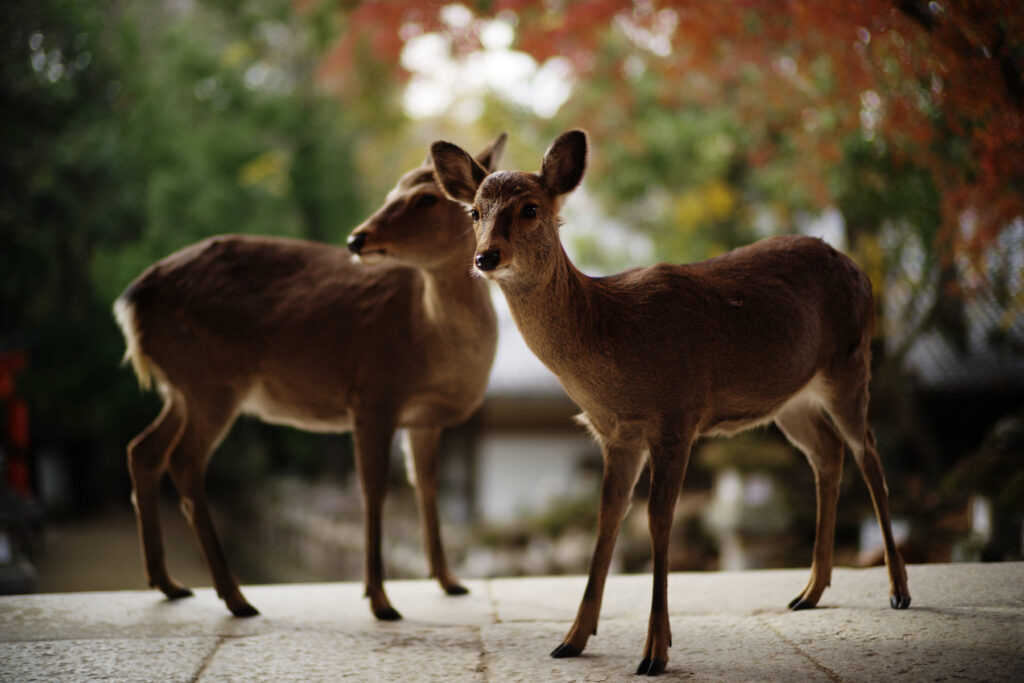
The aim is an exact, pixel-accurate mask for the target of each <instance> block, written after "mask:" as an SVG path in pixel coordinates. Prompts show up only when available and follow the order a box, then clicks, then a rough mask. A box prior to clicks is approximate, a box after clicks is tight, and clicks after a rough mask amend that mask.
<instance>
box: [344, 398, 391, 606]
mask: <svg viewBox="0 0 1024 683" xmlns="http://www.w3.org/2000/svg"><path fill="white" fill-rule="evenodd" d="M394 434H395V416H394V413H393V412H392V411H390V410H377V411H369V410H368V411H365V412H359V413H357V414H356V416H355V430H354V436H355V448H356V469H357V470H358V471H359V482H360V485H361V488H362V492H363V517H364V522H363V523H364V525H365V533H364V548H363V553H364V555H363V558H364V562H363V578H364V581H365V583H366V597H368V598H369V599H370V610H371V611H372V612H373V616H375V617H377V618H378V619H381V620H383V621H395V620H397V619H401V618H402V615H401V614H399V613H398V611H397V610H396V609H395V608H394V607H392V606H391V602H390V601H389V600H388V596H387V595H386V594H385V593H384V560H383V558H382V556H381V539H382V516H383V511H384V497H385V495H387V490H388V472H389V470H390V466H391V440H392V437H394Z"/></svg>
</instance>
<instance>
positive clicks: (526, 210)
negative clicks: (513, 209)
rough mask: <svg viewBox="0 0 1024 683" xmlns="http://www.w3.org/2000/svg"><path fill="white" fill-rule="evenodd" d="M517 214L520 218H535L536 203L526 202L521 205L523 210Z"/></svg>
mask: <svg viewBox="0 0 1024 683" xmlns="http://www.w3.org/2000/svg"><path fill="white" fill-rule="evenodd" d="M519 216H520V217H522V218H536V217H537V205H536V204H527V205H526V206H524V207H523V210H522V211H520V212H519Z"/></svg>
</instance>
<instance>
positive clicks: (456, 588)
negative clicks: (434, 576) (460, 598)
mask: <svg viewBox="0 0 1024 683" xmlns="http://www.w3.org/2000/svg"><path fill="white" fill-rule="evenodd" d="M444 592H445V593H447V594H448V595H466V594H467V593H469V589H468V588H466V587H465V586H463V585H461V584H458V583H453V584H452V585H450V586H445V587H444Z"/></svg>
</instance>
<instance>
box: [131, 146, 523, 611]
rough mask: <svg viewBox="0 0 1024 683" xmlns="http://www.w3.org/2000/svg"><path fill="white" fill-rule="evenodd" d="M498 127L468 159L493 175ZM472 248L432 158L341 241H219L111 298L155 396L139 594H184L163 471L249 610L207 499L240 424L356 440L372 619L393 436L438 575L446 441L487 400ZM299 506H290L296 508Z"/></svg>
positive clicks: (138, 501)
mask: <svg viewBox="0 0 1024 683" xmlns="http://www.w3.org/2000/svg"><path fill="white" fill-rule="evenodd" d="M506 139H507V136H506V135H505V134H504V133H502V134H501V135H500V136H499V137H498V138H497V139H495V140H494V141H493V142H492V143H491V144H490V145H488V146H487V147H486V148H485V149H484V150H483V151H482V152H481V153H480V154H478V155H477V156H476V158H475V160H474V163H477V164H479V165H480V166H481V167H482V168H486V169H489V170H493V169H494V168H495V165H496V164H497V162H498V159H499V157H500V156H501V153H502V151H503V149H504V146H505V141H506ZM475 243H476V242H475V238H474V235H473V229H472V225H471V222H470V220H469V217H468V216H467V215H466V213H465V211H464V210H463V209H462V207H461V206H460V205H459V204H458V203H456V202H452V201H450V200H448V199H447V198H446V197H445V196H444V195H443V194H442V193H441V191H440V188H439V187H438V185H437V184H436V181H435V177H434V171H433V167H432V166H431V165H430V159H429V157H428V158H427V160H426V161H425V162H424V163H423V165H421V166H419V167H417V168H415V169H413V170H411V171H409V172H407V173H405V174H404V175H402V176H401V178H400V179H399V180H398V183H397V184H396V185H395V187H394V188H393V189H392V190H391V191H390V192H389V193H388V194H387V196H386V198H385V200H384V204H383V206H381V207H380V208H379V209H378V210H377V211H375V212H374V213H373V214H372V215H371V216H370V217H369V218H367V219H366V220H365V221H364V222H363V223H362V224H361V225H359V226H358V227H356V228H355V229H354V230H353V231H352V233H351V234H350V236H349V238H348V241H347V249H346V248H345V247H343V246H336V245H332V244H322V243H315V242H309V241H303V240H296V239H285V238H275V237H257V236H242V235H225V236H219V237H213V238H210V239H206V240H203V241H200V242H198V243H196V244H193V245H191V246H188V247H185V248H183V249H181V250H180V251H178V252H176V253H174V254H172V255H170V256H168V257H166V258H165V259H163V260H161V261H159V262H157V263H156V264H154V265H152V266H150V267H149V268H148V269H147V270H145V271H144V272H143V273H142V274H141V275H140V276H139V277H138V278H137V279H136V280H135V281H134V282H132V283H131V284H130V285H129V286H128V287H127V289H126V290H125V291H124V293H123V294H122V295H121V296H120V297H119V298H118V299H117V301H116V303H115V304H114V314H115V318H116V320H117V322H118V323H119V325H120V327H121V330H122V331H123V333H124V337H125V341H126V347H127V350H126V353H125V362H126V363H127V362H130V363H131V364H132V366H133V368H134V371H135V374H136V376H137V378H138V380H139V382H140V384H141V387H142V389H144V390H145V389H147V388H150V387H151V386H152V385H153V384H155V385H156V388H157V389H158V390H159V392H160V394H161V395H162V397H163V408H162V410H161V411H160V413H159V415H158V416H157V418H156V419H155V420H154V421H153V423H152V424H150V425H149V426H148V427H147V428H146V429H145V430H144V431H143V432H142V433H140V434H139V435H138V436H136V437H135V438H134V439H133V440H132V441H131V442H130V443H129V444H128V448H127V454H128V469H129V472H130V475H131V481H132V502H133V504H134V508H135V513H136V517H137V521H138V528H139V534H140V537H141V544H142V549H143V560H144V566H145V571H146V575H147V577H148V580H149V585H150V586H151V587H155V588H157V589H159V590H160V591H162V592H163V593H164V595H166V596H167V598H168V599H171V600H174V599H178V598H184V597H187V596H190V595H192V591H191V590H190V589H189V588H187V587H186V586H184V585H182V584H181V583H179V582H178V581H175V580H174V579H173V578H172V577H171V576H170V575H169V574H168V571H167V568H166V563H165V558H164V549H163V541H162V538H161V527H160V519H159V513H158V509H157V507H158V491H159V485H160V482H161V479H162V477H163V475H164V473H168V474H169V475H170V478H171V480H172V481H173V483H174V485H175V487H176V489H177V491H178V493H179V494H180V498H181V508H182V511H183V512H184V514H185V517H186V518H187V519H188V521H189V523H190V524H191V526H192V528H193V530H194V531H195V534H196V536H197V538H198V540H199V544H200V546H201V548H202V551H203V554H204V557H205V560H206V563H207V565H208V567H209V570H210V573H211V575H212V579H213V585H214V588H215V589H216V591H217V594H218V596H219V597H220V598H221V599H223V601H224V602H225V604H226V605H227V608H228V609H229V610H230V611H231V613H232V614H234V615H235V616H238V617H247V616H253V615H256V614H258V611H257V610H256V608H255V607H253V606H252V605H251V604H250V603H249V602H248V601H247V600H246V598H245V597H244V596H243V594H242V592H241V590H240V588H239V585H238V581H237V580H236V578H235V576H234V575H233V573H232V572H231V569H230V568H229V567H228V563H227V559H226V557H225V554H224V552H223V550H222V548H221V544H220V542H219V540H218V537H217V534H216V531H215V529H214V526H213V522H212V520H211V516H210V509H209V505H208V501H207V497H206V494H205V491H204V479H205V471H206V466H207V463H208V462H209V460H210V457H211V456H212V454H213V452H214V450H215V449H216V448H217V446H218V444H219V443H220V442H221V440H222V439H223V438H224V436H225V434H226V433H227V432H228V430H229V429H230V427H231V425H232V424H233V422H234V421H235V419H236V418H237V416H239V415H240V414H247V415H250V416H254V417H256V418H258V419H260V420H262V421H264V422H267V423H270V424H285V425H290V426H293V427H296V428H299V429H302V430H308V431H311V432H333V433H344V432H351V433H352V434H353V442H354V450H355V463H356V470H357V473H358V478H359V483H360V487H361V497H362V508H363V516H364V544H365V547H364V563H363V564H364V567H363V569H364V582H365V588H366V597H368V598H369V603H370V609H371V611H372V613H373V615H374V616H375V617H376V618H377V619H380V620H386V621H390V620H397V619H400V618H401V614H400V613H399V612H398V611H397V610H396V609H395V608H394V607H393V606H392V605H391V602H390V601H389V600H388V597H387V594H386V593H385V591H384V565H383V559H382V554H381V535H382V510H383V504H384V498H385V494H386V493H387V482H388V474H389V463H390V452H391V444H392V440H393V437H394V434H395V432H396V430H397V429H400V428H401V429H404V430H405V437H406V438H405V451H406V468H407V474H408V478H409V480H410V482H411V483H412V484H413V486H414V488H415V491H416V497H417V499H418V506H419V511H420V516H421V520H422V524H421V526H422V533H423V542H424V548H425V551H426V555H427V559H428V561H429V567H430V573H431V575H432V576H433V577H436V579H437V580H438V582H439V583H440V585H441V587H442V588H443V589H444V591H445V592H446V593H448V594H450V595H461V594H464V593H467V592H468V591H467V589H466V588H465V587H464V586H463V585H462V584H460V583H459V581H458V579H457V578H456V577H455V575H454V574H453V573H452V571H451V570H450V568H449V566H448V563H447V560H446V557H445V553H444V549H443V546H442V542H441V533H440V522H439V518H438V511H437V479H438V450H439V440H440V435H441V431H442V429H443V428H445V427H449V426H452V425H457V424H459V423H461V422H463V421H465V420H466V419H467V418H468V417H469V416H470V415H471V414H472V413H473V412H474V411H475V410H476V409H477V407H478V406H479V405H480V404H481V402H482V400H483V396H484V391H485V388H486V386H487V381H488V377H489V374H490V369H491V365H492V363H493V360H494V353H495V350H496V346H497V319H496V316H495V313H494V309H493V306H492V304H491V299H490V294H489V291H488V287H487V284H486V282H484V281H483V280H481V279H480V278H477V277H474V276H473V275H472V259H473V256H474V253H475ZM296 503H297V504H299V502H298V501H296Z"/></svg>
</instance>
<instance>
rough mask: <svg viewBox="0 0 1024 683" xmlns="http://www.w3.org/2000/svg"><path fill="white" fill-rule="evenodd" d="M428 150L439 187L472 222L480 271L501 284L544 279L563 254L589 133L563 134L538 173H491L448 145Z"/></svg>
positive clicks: (578, 131)
mask: <svg viewBox="0 0 1024 683" xmlns="http://www.w3.org/2000/svg"><path fill="white" fill-rule="evenodd" d="M430 152H431V157H432V158H433V161H434V169H435V173H436V176H437V182H438V184H439V185H440V187H441V189H442V190H443V191H444V193H445V195H446V196H448V197H449V198H450V199H452V200H454V201H456V202H460V203H461V204H463V205H465V206H467V207H468V208H469V211H470V215H471V216H472V218H473V228H474V231H475V233H476V245H477V246H476V256H475V259H474V264H475V265H476V268H477V270H478V271H479V272H480V273H482V274H483V275H484V276H485V277H488V278H491V279H494V280H496V281H498V282H499V284H501V285H502V286H529V285H531V284H537V283H540V282H543V281H545V280H546V278H547V277H548V276H549V275H550V271H551V269H552V268H553V267H554V265H555V262H556V261H555V258H554V257H555V256H556V255H557V254H559V253H561V242H560V241H559V238H558V227H559V225H560V223H559V218H558V213H559V210H560V208H561V202H562V198H563V197H565V195H567V194H568V193H569V192H572V190H574V189H575V188H576V186H577V185H579V183H580V180H582V179H583V172H584V170H585V168H586V164H587V136H586V134H585V133H583V131H580V130H571V131H569V132H567V133H563V134H562V135H561V136H560V137H559V138H558V139H557V140H555V141H554V142H553V143H552V144H551V147H549V148H548V150H547V152H545V153H544V159H543V161H542V162H541V169H540V171H538V172H537V173H526V172H522V171H502V172H499V173H493V172H490V171H488V169H487V168H486V167H484V166H483V165H482V164H480V163H478V162H477V161H476V160H474V159H473V158H472V157H471V156H470V155H469V154H467V153H466V152H465V151H463V150H462V149H460V148H459V147H457V146H456V145H453V144H452V143H450V142H435V143H434V144H433V145H432V146H431V148H430Z"/></svg>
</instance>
